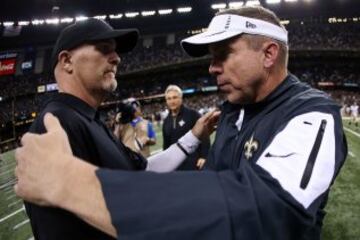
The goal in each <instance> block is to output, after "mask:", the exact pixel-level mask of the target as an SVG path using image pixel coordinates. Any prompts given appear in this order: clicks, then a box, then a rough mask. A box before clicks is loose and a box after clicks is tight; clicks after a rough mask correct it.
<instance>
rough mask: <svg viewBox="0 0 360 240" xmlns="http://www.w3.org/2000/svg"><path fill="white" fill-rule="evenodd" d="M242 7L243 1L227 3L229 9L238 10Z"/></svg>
mask: <svg viewBox="0 0 360 240" xmlns="http://www.w3.org/2000/svg"><path fill="white" fill-rule="evenodd" d="M243 5H244V2H243V1H239V2H229V8H240V7H242V6H243Z"/></svg>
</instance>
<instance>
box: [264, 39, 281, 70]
mask: <svg viewBox="0 0 360 240" xmlns="http://www.w3.org/2000/svg"><path fill="white" fill-rule="evenodd" d="M263 49H264V56H265V58H264V67H265V68H271V67H272V66H274V64H275V63H276V61H277V59H278V56H279V52H280V45H279V44H278V43H276V42H266V43H264V48H263Z"/></svg>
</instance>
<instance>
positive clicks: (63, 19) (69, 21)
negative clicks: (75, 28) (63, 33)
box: [60, 17, 74, 23]
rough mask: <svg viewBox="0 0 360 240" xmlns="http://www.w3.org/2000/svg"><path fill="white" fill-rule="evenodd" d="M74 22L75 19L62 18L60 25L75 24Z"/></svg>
mask: <svg viewBox="0 0 360 240" xmlns="http://www.w3.org/2000/svg"><path fill="white" fill-rule="evenodd" d="M73 21H74V19H73V18H68V17H67V18H61V19H60V23H71V22H73Z"/></svg>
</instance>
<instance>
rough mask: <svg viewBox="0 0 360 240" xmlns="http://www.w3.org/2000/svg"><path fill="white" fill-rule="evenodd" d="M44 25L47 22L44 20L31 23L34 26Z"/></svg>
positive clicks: (35, 20)
mask: <svg viewBox="0 0 360 240" xmlns="http://www.w3.org/2000/svg"><path fill="white" fill-rule="evenodd" d="M44 23H45V21H44V20H43V19H34V20H32V21H31V24H32V25H42V24H44Z"/></svg>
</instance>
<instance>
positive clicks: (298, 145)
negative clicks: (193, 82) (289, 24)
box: [15, 7, 347, 240]
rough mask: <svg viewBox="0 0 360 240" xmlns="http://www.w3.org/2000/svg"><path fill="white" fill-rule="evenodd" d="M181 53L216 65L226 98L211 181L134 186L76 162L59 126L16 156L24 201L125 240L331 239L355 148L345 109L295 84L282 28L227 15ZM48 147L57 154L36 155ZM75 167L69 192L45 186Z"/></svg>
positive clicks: (257, 11) (236, 13) (169, 177)
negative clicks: (330, 216) (344, 170)
mask: <svg viewBox="0 0 360 240" xmlns="http://www.w3.org/2000/svg"><path fill="white" fill-rule="evenodd" d="M182 45H183V47H184V49H185V51H186V52H188V53H189V54H190V55H192V56H202V55H205V54H207V53H210V54H211V56H212V61H211V65H210V67H209V72H210V73H211V74H213V75H214V76H216V78H217V84H218V86H219V89H220V90H221V91H223V92H224V93H225V94H226V96H227V102H226V103H225V104H224V106H223V109H222V115H221V118H220V122H219V126H218V129H217V135H216V140H215V143H214V147H213V149H212V150H211V155H210V159H209V160H210V163H209V164H208V166H207V167H208V169H209V170H208V171H201V172H185V173H181V172H180V173H179V172H176V173H164V174H156V173H141V172H140V173H136V174H134V173H131V172H123V171H117V170H106V169H101V168H97V167H95V166H92V165H89V164H87V163H85V162H83V161H71V160H72V159H74V157H73V156H72V155H71V152H70V151H69V150H68V147H67V142H66V138H64V136H63V135H64V134H63V132H62V131H61V129H60V127H59V126H58V124H57V122H56V119H54V118H52V117H51V116H49V117H48V119H47V124H48V133H47V134H45V135H42V136H31V135H27V136H25V137H24V138H23V140H22V143H23V145H24V146H23V147H22V148H20V149H19V150H17V160H18V166H17V170H16V173H17V176H18V179H19V182H18V184H17V185H16V187H15V189H16V192H17V194H19V195H20V196H22V197H24V198H26V199H28V200H29V201H33V202H37V203H38V204H52V205H55V206H59V207H62V208H65V209H67V210H69V211H72V212H75V213H76V214H78V215H79V216H81V217H82V218H83V219H85V220H86V221H88V222H89V223H91V224H93V225H94V226H96V227H98V228H99V229H101V230H103V231H105V232H107V233H109V234H111V235H113V236H118V237H119V239H120V238H122V239H206V240H209V239H214V240H218V239H247V240H253V239H277V240H279V239H280V240H281V239H289V240H294V239H320V231H321V225H322V219H323V216H324V213H323V208H324V207H325V205H326V199H327V195H328V192H329V187H330V185H331V183H332V182H333V181H334V179H335V177H336V175H337V174H338V172H339V170H340V168H341V166H342V164H343V162H344V160H345V157H346V154H347V146H346V140H345V138H344V134H343V131H342V122H341V117H340V112H339V107H338V106H337V105H336V104H335V103H334V102H333V101H332V100H331V99H329V98H328V97H327V95H325V94H324V93H322V92H320V91H317V90H314V89H312V88H310V87H309V86H307V85H305V84H303V83H301V82H300V81H299V80H298V79H297V78H296V77H295V76H293V75H291V74H288V72H287V66H286V65H287V59H288V57H287V55H288V49H287V32H286V30H285V29H284V28H283V27H282V26H281V24H280V21H279V19H278V18H277V17H276V16H275V15H274V14H273V13H272V12H270V11H269V10H267V9H264V8H262V7H244V8H240V9H238V10H227V11H224V12H221V13H219V14H218V15H216V16H215V17H214V18H213V20H212V21H211V23H210V26H209V28H208V30H207V31H206V32H204V33H201V34H199V35H195V36H193V37H190V38H188V39H185V40H183V41H182ZM45 141H46V142H48V143H49V144H48V145H49V146H51V148H50V149H47V151H46V150H43V149H42V148H39V147H37V146H38V145H39V144H41V143H43V142H45ZM55 145H56V147H55ZM50 151H51V153H52V154H50ZM60 152H61V153H62V159H58V157H56V154H54V153H60ZM39 159H41V161H40V160H39ZM70 161H71V162H72V169H74V168H75V169H77V171H76V174H72V173H67V175H66V178H65V179H66V180H62V179H61V177H60V173H59V172H55V171H52V172H50V171H49V173H48V174H47V175H46V176H41V177H38V176H37V175H36V171H38V169H39V168H41V169H43V168H45V167H46V166H47V165H48V164H57V165H59V168H65V167H64V166H66V163H67V164H69V162H70ZM208 162H209V161H208ZM61 172H62V173H63V174H65V172H66V171H61ZM79 176H81V181H80V180H79V181H77V184H76V185H75V186H69V183H68V182H69V181H70V182H71V181H76V180H77V179H80V177H79ZM49 185H51V188H50V189H52V191H51V192H50V193H49V192H46V190H47V189H46V186H49ZM79 192H80V193H79ZM84 193H91V194H92V196H93V197H92V198H91V199H87V198H85V197H82V194H84ZM129 206H131V207H129Z"/></svg>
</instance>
